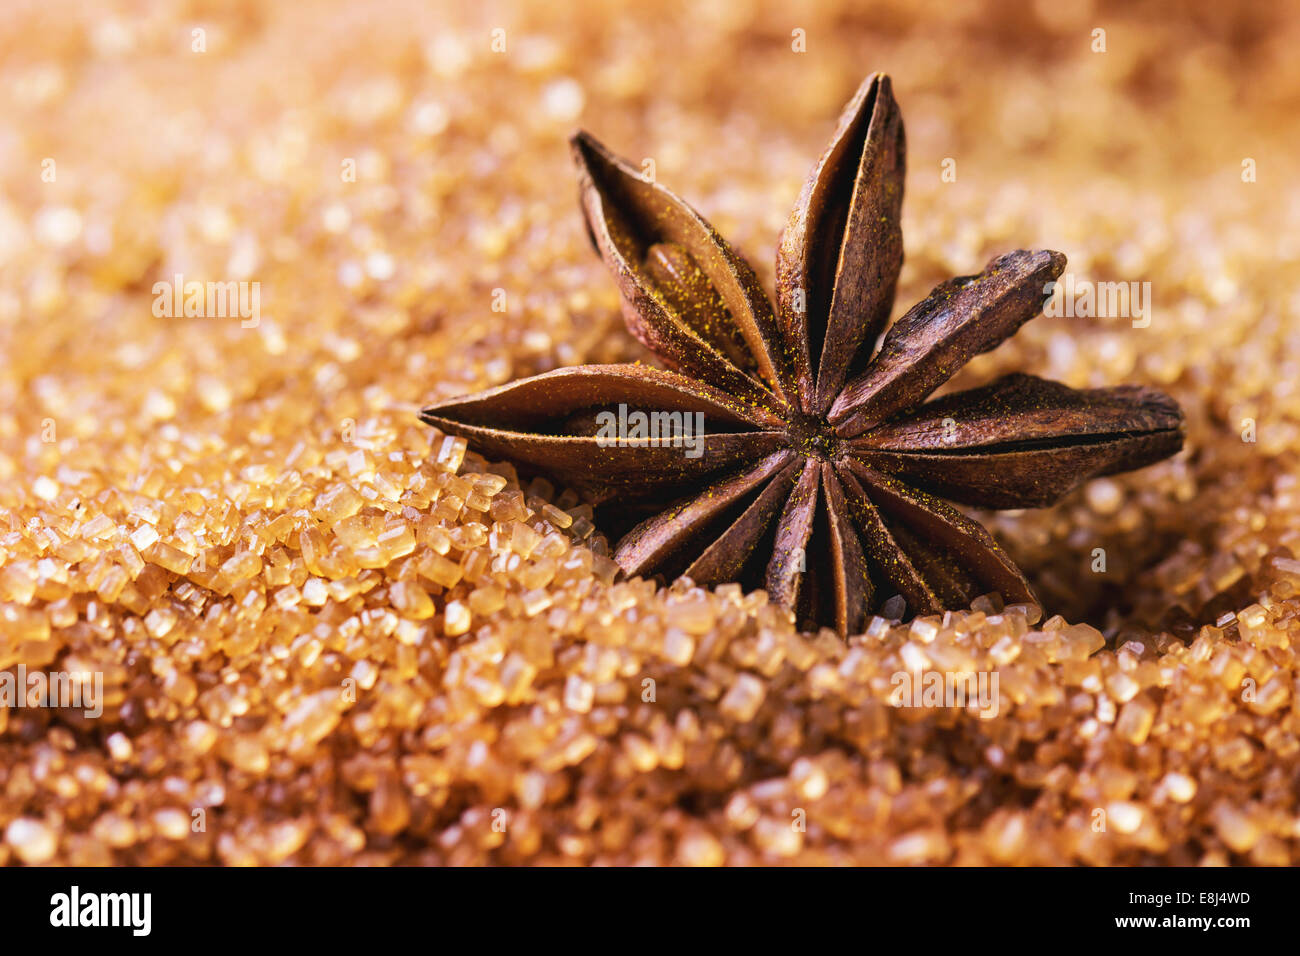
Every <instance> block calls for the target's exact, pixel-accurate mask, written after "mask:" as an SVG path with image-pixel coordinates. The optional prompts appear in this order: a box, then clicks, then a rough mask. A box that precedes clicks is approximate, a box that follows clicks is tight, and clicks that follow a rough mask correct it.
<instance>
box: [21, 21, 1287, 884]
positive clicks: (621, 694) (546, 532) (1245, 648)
mask: <svg viewBox="0 0 1300 956" xmlns="http://www.w3.org/2000/svg"><path fill="white" fill-rule="evenodd" d="M196 29H201V30H202V31H203V32H202V33H201V34H196V33H195V32H194V31H195V30H196ZM494 30H503V31H504V33H503V34H496V37H497V38H498V39H501V38H503V39H504V50H503V51H500V52H494V50H493V39H494V33H493V31H494ZM1098 30H1101V31H1104V36H1103V35H1101V34H1097V33H1096V32H1095V31H1098ZM795 31H802V34H801V35H796V33H795ZM800 36H801V37H802V40H803V44H804V49H805V52H797V51H796V50H795V49H794V46H795V45H797V44H796V40H797V39H799V37H800ZM1103 40H1104V52H1103V51H1101V50H1100V49H1098V46H1099V41H1103ZM1297 45H1300V17H1298V16H1297V15H1296V11H1295V8H1294V7H1293V6H1291V5H1288V4H1259V5H1240V4H1229V3H1223V2H1206V3H1193V4H1181V3H1178V4H1175V3H1167V4H1166V3H1118V2H1117V3H1100V2H1096V3H1094V2H1089V0H1051V2H1047V0H1043V2H1039V3H1036V4H1011V3H1006V4H1002V3H988V4H951V3H937V2H936V3H914V2H901V0H900V2H891V3H862V4H849V3H845V4H835V3H821V4H804V3H800V4H797V5H796V4H790V3H763V2H743V0H742V2H737V0H727V2H715V3H656V4H646V3H625V4H622V3H620V4H615V3H608V4H606V3H600V4H597V3H590V4H576V5H573V6H565V7H563V8H562V7H561V5H553V4H547V3H519V4H507V3H481V4H461V3H451V2H445V0H443V2H434V3H429V2H411V3H402V2H386V3H373V4H371V3H367V4H359V3H342V2H305V3H284V4H272V3H266V4H254V3H220V4H218V3H197V2H192V3H139V2H123V3H113V4H108V3H90V4H82V3H71V2H39V3H22V2H20V3H13V2H11V3H7V4H6V13H5V18H4V25H3V27H0V110H2V111H3V115H4V116H5V118H6V122H5V123H4V126H3V130H0V184H2V187H3V192H2V195H0V354H2V355H3V357H4V363H3V368H2V369H0V602H3V603H2V604H0V667H4V668H10V669H13V668H16V666H17V665H19V664H23V665H25V666H26V667H27V668H28V670H29V671H32V670H46V671H49V670H66V671H91V672H102V674H103V675H104V681H105V689H106V694H107V705H106V709H105V712H104V714H103V716H102V717H101V718H99V719H96V720H91V719H86V718H85V717H83V716H82V715H81V713H80V712H79V711H73V710H50V709H37V708H27V707H11V708H3V707H0V832H2V833H3V840H2V841H0V861H6V862H22V863H29V864H39V863H47V862H61V863H62V862H67V863H82V864H109V863H196V862H212V863H220V864H273V863H281V862H286V861H289V862H295V863H304V864H324V863H427V864H438V863H451V864H476V863H489V862H493V863H525V862H548V863H553V862H581V863H586V862H597V861H598V862H606V863H627V862H664V863H684V864H721V863H739V864H746V863H748V864H754V863H781V862H799V863H810V864H817V863H842V862H859V863H939V864H944V863H959V864H961V863H989V862H994V863H1004V862H1014V863H1090V864H1107V863H1152V862H1158V863H1179V864H1193V863H1211V864H1215V863H1218V864H1225V863H1256V864H1285V863H1289V862H1293V861H1294V860H1295V859H1296V858H1297V857H1298V856H1300V851H1298V847H1300V844H1298V842H1297V841H1298V840H1300V816H1298V815H1297V814H1298V808H1297V797H1296V792H1295V780H1296V776H1297V772H1298V771H1300V758H1298V754H1300V740H1298V739H1297V731H1298V729H1300V712H1298V711H1297V691H1298V688H1297V683H1296V670H1295V668H1296V641H1297V629H1298V628H1300V622H1298V620H1300V619H1298V615H1300V561H1297V560H1296V557H1295V555H1296V554H1297V553H1300V487H1298V483H1297V478H1296V471H1295V465H1296V451H1297V448H1298V447H1300V429H1298V428H1297V425H1298V423H1300V395H1298V394H1297V388H1298V386H1297V382H1300V365H1298V363H1297V344H1298V334H1300V333H1298V332H1297V319H1298V318H1300V292H1297V288H1298V285H1297V281H1296V280H1297V278H1300V269H1298V268H1297V259H1298V257H1300V230H1297V229H1296V228H1295V224H1296V222H1297V218H1298V217H1300V188H1298V187H1297V179H1296V174H1297V158H1296V153H1295V144H1296V143H1297V142H1300V135H1298V133H1300V130H1298V129H1297V119H1296V117H1297V115H1300V112H1298V108H1300V61H1298V60H1297V59H1296V57H1295V56H1294V50H1295V49H1296V48H1297ZM197 47H201V49H198V48H197ZM874 70H884V71H887V72H889V73H890V74H891V75H892V76H893V78H894V84H895V91H896V94H897V97H898V99H899V101H900V103H901V106H902V109H903V113H904V118H905V121H906V124H907V136H908V145H909V155H908V166H909V173H908V179H907V196H908V198H907V201H906V203H905V207H904V237H905V243H906V255H907V261H906V265H905V266H904V272H903V277H902V283H901V287H900V292H899V300H898V306H899V311H901V309H902V308H905V307H906V306H907V305H908V304H910V303H911V302H913V301H915V300H916V299H917V298H918V297H919V296H921V295H923V294H924V293H925V292H926V291H928V289H929V288H930V287H931V286H932V285H933V284H934V283H936V282H938V281H939V280H941V279H943V278H946V277H947V276H949V275H952V274H959V273H968V272H972V271H975V270H977V269H978V268H979V267H980V266H981V265H982V264H983V263H984V261H986V260H987V259H988V258H990V257H991V256H993V255H995V254H997V253H1000V252H1004V251H1007V250H1009V249H1012V248H1021V247H1046V248H1053V249H1059V250H1061V251H1063V252H1065V253H1066V254H1067V255H1068V256H1069V260H1070V265H1069V267H1068V268H1069V271H1070V272H1072V273H1074V274H1075V276H1076V277H1077V278H1079V279H1092V280H1099V281H1138V282H1150V283H1151V286H1150V288H1151V296H1152V300H1153V311H1152V316H1151V318H1152V321H1151V323H1150V325H1149V327H1146V328H1134V327H1133V326H1132V324H1131V323H1130V322H1129V321H1128V320H1126V319H1113V318H1112V319H1096V318H1041V319H1038V320H1036V321H1035V322H1033V323H1030V325H1029V326H1027V327H1026V328H1025V329H1024V331H1022V332H1021V333H1020V334H1019V335H1018V336H1017V337H1016V338H1015V339H1014V340H1013V341H1011V342H1009V343H1007V344H1006V345H1005V346H1003V347H1002V348H1001V349H999V350H998V351H997V352H996V353H992V354H989V355H987V356H983V357H981V358H980V359H979V360H977V361H976V362H975V363H973V364H972V366H971V367H970V368H969V370H968V371H967V372H965V373H963V376H962V378H961V380H960V382H959V384H971V383H974V382H978V381H982V380H986V379H988V378H991V377H993V376H994V375H996V374H1000V373H1002V372H1005V371H1011V370H1026V371H1031V372H1034V373H1036V374H1040V375H1044V376H1046V377H1049V378H1055V379H1059V380H1062V381H1064V382H1067V383H1068V384H1070V385H1074V386H1088V385H1111V384H1117V383H1121V382H1143V383H1150V384H1155V385H1158V386H1160V387H1162V388H1164V389H1166V390H1168V391H1169V392H1170V393H1172V394H1173V395H1174V396H1175V397H1177V399H1178V400H1179V401H1180V402H1181V403H1182V405H1183V407H1184V408H1185V410H1186V413H1187V418H1188V440H1187V449H1186V451H1185V452H1184V453H1183V454H1182V455H1180V456H1179V457H1177V458H1176V459H1173V460H1171V461H1168V462H1165V463H1162V464H1160V465H1157V466H1155V467H1152V468H1149V469H1146V470H1144V471H1142V472H1139V473H1136V474H1129V475H1124V476H1119V477H1116V478H1112V479H1102V480H1098V481H1094V482H1092V483H1091V484H1089V485H1088V486H1086V487H1085V488H1083V489H1081V490H1080V491H1078V492H1076V493H1075V494H1073V495H1072V496H1071V497H1070V498H1068V499H1067V500H1066V501H1065V502H1063V503H1062V504H1061V505H1060V506H1058V507H1056V508H1053V509H1048V510H1045V511H1041V512H1025V513H1009V514H1003V515H999V516H996V517H992V516H986V518H987V520H988V521H989V523H990V527H991V528H992V529H993V530H994V531H995V533H996V534H997V535H998V536H999V538H1000V539H1001V540H1002V541H1003V542H1004V543H1005V544H1006V546H1007V547H1008V549H1010V551H1011V552H1012V553H1013V555H1014V556H1015V557H1016V558H1017V560H1018V561H1020V562H1021V563H1022V566H1024V567H1026V569H1027V571H1028V572H1029V574H1030V575H1031V578H1032V580H1033V581H1034V583H1035V584H1036V586H1037V587H1038V589H1039V593H1040V595H1041V596H1042V597H1043V599H1044V603H1045V605H1046V607H1045V612H1044V617H1045V619H1044V620H1042V621H1039V620H1037V617H1036V616H1031V617H1029V618H1026V616H1025V615H1024V614H1022V613H1019V612H1017V611H1008V612H1006V613H998V605H997V604H996V603H993V602H988V601H984V602H981V603H980V606H979V608H978V609H976V610H973V611H970V612H961V613H952V614H949V615H947V616H946V617H944V618H942V619H940V618H931V619H923V620H920V621H917V622H914V623H909V624H902V625H893V624H891V623H890V622H887V621H883V620H879V619H877V620H874V621H873V622H872V624H871V626H870V628H869V629H868V632H867V633H866V634H864V635H860V636H856V637H854V638H853V639H852V640H850V641H849V642H848V643H847V644H845V643H844V642H842V641H840V640H839V639H838V638H837V637H835V636H834V635H832V634H830V633H829V632H824V633H821V634H816V633H811V634H810V633H804V634H799V633H797V632H796V631H795V630H794V629H793V627H792V625H791V623H790V621H789V620H788V619H787V618H786V617H785V616H784V615H783V614H782V613H780V612H779V611H777V610H776V609H775V608H772V607H771V606H769V605H767V604H766V602H765V597H764V595H762V594H761V593H759V594H749V595H746V594H742V593H740V591H739V590H738V589H736V588H734V587H732V588H726V587H724V588H719V589H717V590H716V591H712V592H705V591H700V590H696V589H692V588H691V587H690V586H689V585H688V584H683V583H679V584H677V585H674V586H673V587H671V588H660V587H657V586H656V585H655V584H654V583H653V582H645V581H629V582H617V581H615V579H614V570H615V568H614V566H613V564H612V562H611V561H610V560H609V558H608V544H607V543H606V542H605V541H604V540H603V539H602V538H601V536H600V530H599V528H595V527H593V524H592V521H591V511H590V509H589V508H587V507H586V506H584V505H583V504H582V503H581V502H580V501H579V500H578V499H577V498H576V496H574V495H573V494H571V493H566V492H565V490H564V489H560V488H554V487H552V486H550V485H549V484H547V483H545V482H532V483H529V482H525V483H524V484H523V485H522V486H521V485H520V484H519V482H518V480H517V479H516V477H515V475H514V472H513V471H512V470H511V469H510V468H509V467H508V466H506V465H503V464H500V463H489V462H484V461H483V460H481V459H479V458H477V457H476V456H475V455H473V454H472V452H471V453H469V454H467V453H466V451H465V449H464V447H463V444H462V443H460V442H457V441H454V440H452V441H445V440H444V439H443V437H442V436H440V435H437V434H434V433H432V432H431V430H429V429H427V428H424V427H422V426H421V425H419V424H418V423H417V422H416V420H415V417H414V415H415V411H416V410H417V409H418V408H419V407H420V405H421V404H422V403H427V402H429V401H431V400H434V399H437V398H442V397H447V396H450V395H454V394H459V393H462V392H467V391H473V390H477V389H479V388H482V387H487V386H490V385H494V384H498V383H501V382H504V381H507V380H509V379H512V378H515V377H519V376H523V375H528V374H533V373H536V372H539V371H543V370H546V369H550V368H555V367H557V366H561V365H572V364H579V363H583V362H598V361H615V360H625V359H633V358H644V357H645V355H644V353H643V352H642V351H641V350H640V348H639V346H637V345H635V343H634V342H633V341H632V340H631V338H630V336H628V335H627V334H626V333H625V332H624V331H623V328H622V325H621V322H620V320H619V318H618V314H617V301H616V297H615V294H614V290H613V285H612V283H611V281H610V279H609V277H608V276H607V275H606V274H605V273H604V269H603V267H602V265H601V264H600V263H599V261H598V260H597V258H596V257H595V255H594V254H593V253H592V251H591V249H590V248H589V246H588V244H587V241H586V238H585V236H584V235H583V231H582V226H581V219H580V216H579V214H578V210H577V205H576V195H575V193H576V190H575V185H574V181H573V174H572V170H571V168H570V161H569V157H568V149H567V145H566V137H567V136H568V135H569V134H570V132H571V131H572V130H573V129H574V128H576V127H578V126H582V127H586V128H589V129H591V130H592V131H593V132H595V133H596V134H597V135H598V136H599V137H600V138H601V139H603V140H604V141H606V142H608V143H609V144H611V146H613V147H614V148H615V149H617V150H618V151H619V152H621V153H623V154H624V155H627V156H630V157H633V158H641V157H646V158H652V159H654V161H655V165H656V171H657V176H658V178H659V180H660V181H662V182H664V183H666V184H668V185H669V186H670V187H672V188H674V189H675V190H676V191H678V192H679V193H681V194H683V195H684V196H685V197H687V198H688V200H690V201H691V202H692V203H694V204H695V205H696V206H698V207H699V208H700V209H701V211H702V212H703V213H704V214H705V215H706V216H708V217H709V218H710V219H711V220H712V221H713V222H714V223H715V224H716V225H717V226H718V227H719V229H720V230H721V231H722V233H723V234H724V235H726V236H728V237H729V238H731V239H732V240H733V241H734V242H736V243H737V244H738V245H739V247H740V248H741V249H743V250H744V251H745V252H746V254H747V255H748V256H749V257H750V258H751V260H752V261H753V262H754V264H755V266H756V267H757V268H758V270H759V272H760V275H762V276H763V277H764V279H765V280H767V281H768V282H769V284H770V279H771V273H772V256H773V251H774V248H775V242H776V237H777V235H778V233H779V231H780V228H781V226H782V224H783V221H784V218H785V216H786V214H787V212H788V210H789V207H790V205H791V204H792V202H793V200H794V197H795V195H796V193H797V191H798V189H799V186H800V184H801V183H802V181H803V178H804V177H805V176H806V175H807V174H808V172H809V170H810V169H811V167H812V164H813V162H814V160H815V159H816V157H817V155H818V154H819V153H820V151H821V149H822V147H823V145H824V143H825V140H826V138H827V137H828V136H829V134H830V131H831V129H832V127H833V124H834V121H835V117H836V115H837V114H838V111H839V109H840V107H841V105H842V104H843V103H844V101H846V100H847V98H848V97H849V96H850V94H851V93H852V91H853V90H854V89H855V87H856V86H857V84H858V83H859V82H860V81H861V80H862V78H863V77H864V76H865V75H866V74H867V73H868V72H870V71H874ZM948 160H951V161H952V162H951V163H950V164H948V166H947V168H949V169H954V170H955V172H956V179H955V181H951V182H946V181H944V179H943V177H942V176H941V173H942V171H943V169H944V168H945V161H948ZM349 170H352V171H354V173H355V175H352V176H349V175H347V172H348V171H349ZM1252 173H1253V175H1252ZM177 274H181V275H183V276H184V277H185V280H187V281H189V280H197V281H222V282H224V281H232V280H233V281H248V282H257V283H259V290H260V295H261V301H260V305H261V312H260V321H259V322H258V323H257V325H256V327H251V328H250V327H244V323H241V321H240V319H239V317H238V316H235V317H224V318H223V317H217V316H206V317H199V316H193V317H171V318H168V317H162V318H160V317H158V316H156V315H155V314H154V309H153V302H154V295H153V292H152V289H153V286H154V283H155V282H159V281H171V280H172V277H173V276H175V275H177ZM498 290H503V292H504V303H505V308H506V311H505V312H504V313H502V312H498V311H493V304H494V302H498V303H500V302H501V301H502V299H501V296H500V293H499V292H498ZM1096 549H1103V551H1104V557H1105V562H1106V563H1105V571H1104V572H1100V571H1094V566H1095V562H1096V560H1097V558H1096V555H1097V552H1096ZM912 667H923V668H927V669H935V670H942V671H948V672H965V671H971V670H976V671H983V670H994V671H996V672H997V674H998V677H999V682H1000V700H999V705H1000V706H999V712H998V715H997V716H996V717H994V718H993V719H988V720H985V719H981V718H980V717H979V716H978V715H977V714H976V713H975V710H974V708H969V709H965V710H963V709H961V708H955V707H954V708H930V709H896V708H893V707H891V706H889V703H888V698H889V692H890V689H891V682H890V679H891V675H893V674H895V673H897V672H898V671H900V670H903V669H907V668H912ZM647 680H651V681H653V682H654V683H653V688H654V693H653V697H654V699H653V700H646V699H645V697H647V696H650V695H649V693H648V691H647V688H648V687H649V686H650V685H647V684H646V683H645V682H646V681H647ZM200 811H201V812H200Z"/></svg>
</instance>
